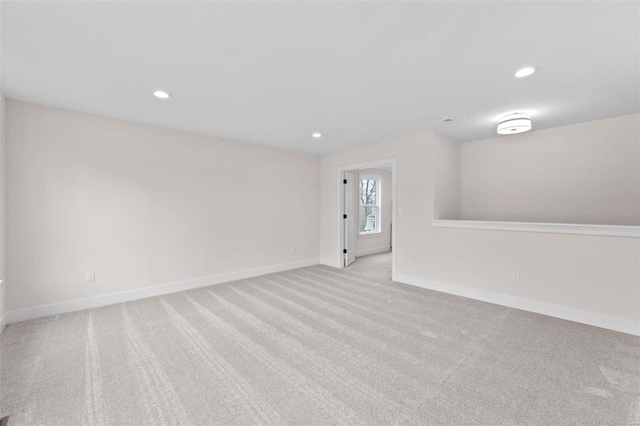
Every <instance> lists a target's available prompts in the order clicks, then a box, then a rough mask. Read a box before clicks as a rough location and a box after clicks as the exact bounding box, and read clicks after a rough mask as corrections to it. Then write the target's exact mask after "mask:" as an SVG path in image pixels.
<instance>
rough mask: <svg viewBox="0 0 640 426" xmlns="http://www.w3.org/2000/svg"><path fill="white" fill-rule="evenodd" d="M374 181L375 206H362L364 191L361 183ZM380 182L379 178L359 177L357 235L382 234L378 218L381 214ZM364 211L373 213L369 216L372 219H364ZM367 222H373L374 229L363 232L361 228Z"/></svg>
mask: <svg viewBox="0 0 640 426" xmlns="http://www.w3.org/2000/svg"><path fill="white" fill-rule="evenodd" d="M367 180H368V181H375V182H376V183H375V204H364V203H363V202H362V199H363V197H362V191H363V189H364V186H363V181H367ZM381 182H382V179H381V178H380V177H379V176H366V175H361V176H360V188H359V194H358V204H359V211H358V220H359V224H358V225H359V226H358V230H359V235H366V234H379V233H381V232H382V223H381V222H382V220H381V217H380V213H381V209H380V189H381V188H380V184H381ZM366 209H369V210H370V211H373V212H374V214H373V215H371V214H370V215H369V216H370V217H372V219H367V218H366V217H364V214H365V213H364V211H366ZM369 220H373V221H375V227H374V228H373V229H370V230H363V227H365V226H366V222H368V221H369Z"/></svg>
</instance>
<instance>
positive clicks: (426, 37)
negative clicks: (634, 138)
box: [1, 1, 640, 153]
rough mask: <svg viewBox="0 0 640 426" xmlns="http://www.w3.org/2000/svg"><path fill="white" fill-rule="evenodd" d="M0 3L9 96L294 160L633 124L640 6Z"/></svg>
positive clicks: (639, 55) (636, 105) (5, 84)
mask: <svg viewBox="0 0 640 426" xmlns="http://www.w3.org/2000/svg"><path fill="white" fill-rule="evenodd" d="M1 4H2V6H1V7H2V50H1V53H2V90H3V92H4V93H5V95H6V96H7V97H9V98H14V99H21V100H26V101H31V102H36V103H42V104H46V105H53V106H58V107H62V108H68V109H71V110H77V111H84V112H89V113H94V114H100V115H104V116H109V117H117V118H123V119H127V120H133V121H138V122H143V123H150V124H156V125H160V126H164V127H171V128H176V129H183V130H188V131H192V132H198V133H205V134H210V135H216V136H221V137H225V138H230V139H236V140H242V141H247V142H255V143H259V144H265V145H272V146H277V147H282V148H289V149H295V150H299V151H307V152H312V153H326V152H331V151H337V150H342V149H347V148H352V147H356V146H362V145H367V144H372V143H377V142H382V141H386V140H390V139H394V138H398V137H403V136H409V135H414V134H419V133H423V132H427V131H437V132H441V133H444V134H446V135H448V136H450V137H451V138H453V139H456V140H458V141H461V142H464V141H470V140H475V139H482V138H487V137H493V136H496V134H495V120H494V119H493V118H494V117H495V116H496V115H498V114H500V113H503V112H508V111H514V110H522V109H525V110H535V111H537V114H534V118H533V125H534V129H543V128H549V127H555V126H560V125H565V124H570V123H577V122H583V121H589V120H594V119H600V118H606V117H613V116H619V115H625V114H630V113H636V112H639V111H640V105H639V104H640V101H639V91H640V86H639V79H640V78H639V76H640V68H639V63H640V45H639V43H640V42H639V39H640V37H639V36H640V3H638V2H604V1H602V2H423V3H419V2H367V3H364V2H342V3H338V2H278V3H274V2H218V3H212V2H178V1H173V2H160V1H145V2H133V1H129V2H58V1H48V2H25V1H17V2H16V1H14V2H11V1H3V2H2V3H1ZM527 64H533V65H537V66H539V67H540V71H539V72H538V73H536V74H534V75H533V76H531V77H528V78H525V79H516V78H514V76H513V74H514V73H515V71H516V70H517V69H518V68H520V67H521V66H522V65H527ZM156 89H164V90H167V91H169V92H170V93H172V94H173V97H172V98H171V99H170V100H168V101H161V100H158V99H156V98H154V97H153V96H152V95H151V93H152V92H153V91H154V90H156ZM448 116H451V117H453V118H454V121H453V122H452V123H443V122H442V120H443V119H444V118H445V117H448ZM316 131H317V132H321V133H322V134H323V137H322V138H321V139H313V138H312V137H311V133H313V132H316Z"/></svg>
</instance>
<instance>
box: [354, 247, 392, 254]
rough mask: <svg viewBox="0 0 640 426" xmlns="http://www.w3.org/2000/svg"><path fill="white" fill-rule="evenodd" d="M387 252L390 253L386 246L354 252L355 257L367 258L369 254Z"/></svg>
mask: <svg viewBox="0 0 640 426" xmlns="http://www.w3.org/2000/svg"><path fill="white" fill-rule="evenodd" d="M388 251H391V250H390V249H389V247H388V246H387V247H378V248H372V249H366V250H356V257H360V256H367V255H369V254H376V253H386V252H388Z"/></svg>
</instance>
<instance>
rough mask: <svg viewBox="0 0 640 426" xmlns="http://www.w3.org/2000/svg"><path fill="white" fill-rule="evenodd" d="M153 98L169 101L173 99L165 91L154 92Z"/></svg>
mask: <svg viewBox="0 0 640 426" xmlns="http://www.w3.org/2000/svg"><path fill="white" fill-rule="evenodd" d="M153 96H155V97H156V98H160V99H169V98H170V97H171V95H170V94H169V93H167V92H165V91H164V90H156V91H155V92H153Z"/></svg>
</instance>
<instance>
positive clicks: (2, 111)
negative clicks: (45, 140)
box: [0, 93, 7, 332]
mask: <svg viewBox="0 0 640 426" xmlns="http://www.w3.org/2000/svg"><path fill="white" fill-rule="evenodd" d="M6 140H7V139H6V100H5V98H4V96H3V95H2V93H0V332H2V328H3V325H4V323H3V321H2V320H3V318H4V315H5V313H6V311H7V306H6V305H7V273H6V271H7V266H6V265H7V262H6V258H7V256H6V252H7V251H6V247H7V245H6V241H7V226H6V209H7V203H6V178H5V176H6V165H7V162H6Z"/></svg>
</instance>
